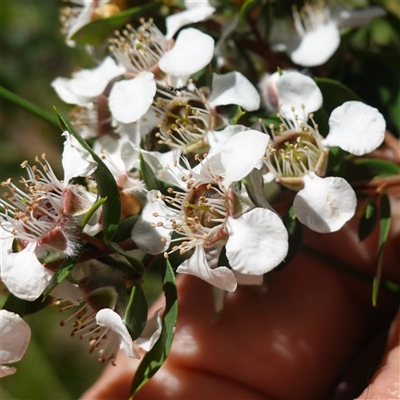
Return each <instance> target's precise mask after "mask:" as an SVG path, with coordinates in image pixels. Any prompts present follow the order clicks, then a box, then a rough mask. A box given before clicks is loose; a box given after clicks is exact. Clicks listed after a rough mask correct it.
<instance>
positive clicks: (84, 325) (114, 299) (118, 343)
mask: <svg viewBox="0 0 400 400" xmlns="http://www.w3.org/2000/svg"><path fill="white" fill-rule="evenodd" d="M79 266H80V265H79ZM99 271H101V269H100V270H97V272H99ZM114 272H115V271H114ZM95 275H96V276H95V278H94V279H92V280H91V275H90V274H89V276H88V280H86V281H85V282H84V283H83V284H81V285H80V286H79V287H78V286H77V285H73V284H72V283H70V282H68V281H66V280H64V281H62V282H61V283H60V284H59V285H58V286H57V287H56V288H55V289H54V290H53V291H52V292H51V295H52V296H54V297H55V298H56V300H55V302H54V303H55V304H59V307H60V311H64V310H67V309H70V308H72V307H75V306H77V305H79V308H78V310H77V311H75V312H74V313H73V314H72V315H71V316H69V317H68V318H67V319H66V320H64V321H62V322H61V325H62V326H64V325H65V324H66V323H67V322H69V321H70V320H73V323H72V325H73V326H74V329H73V330H72V333H71V336H77V335H79V337H80V339H84V338H87V339H88V340H89V343H90V352H94V351H96V352H97V353H98V359H99V361H101V362H106V361H108V360H109V361H111V363H112V364H114V365H115V359H116V357H117V354H118V351H119V350H122V351H123V352H124V353H125V354H126V355H127V356H128V357H131V358H140V356H139V354H138V352H137V351H136V349H135V347H134V344H133V341H132V338H131V336H130V334H129V331H128V329H127V327H126V325H125V324H124V320H123V319H122V317H121V315H120V314H121V313H123V312H125V305H124V304H123V302H122V301H121V300H119V299H118V298H119V297H121V296H122V297H124V295H125V293H123V292H122V291H124V290H125V284H124V282H123V280H121V276H119V275H118V273H114V274H112V275H110V272H108V273H107V274H105V275H104V271H103V273H102V272H100V274H96V273H95ZM105 276H106V281H108V284H109V286H102V285H104V284H105V281H104V277H105ZM93 285H94V287H95V288H93ZM117 289H118V291H120V292H118V291H117ZM160 334H161V319H160V316H159V312H158V311H157V312H156V313H155V314H154V316H153V317H152V318H150V319H149V320H148V321H147V323H146V325H145V328H144V330H143V332H142V334H141V336H140V337H139V338H138V339H136V341H135V342H136V344H137V345H138V346H139V347H140V348H142V349H143V350H145V351H149V350H150V349H151V348H152V347H153V345H154V343H155V342H156V341H157V339H158V338H159V337H160Z"/></svg>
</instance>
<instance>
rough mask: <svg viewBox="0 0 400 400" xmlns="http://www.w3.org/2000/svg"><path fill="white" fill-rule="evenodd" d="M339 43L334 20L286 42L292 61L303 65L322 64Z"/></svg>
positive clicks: (313, 65)
mask: <svg viewBox="0 0 400 400" xmlns="http://www.w3.org/2000/svg"><path fill="white" fill-rule="evenodd" d="M339 44H340V34H339V29H338V28H337V26H336V24H335V23H334V22H329V23H327V24H321V25H320V26H319V27H318V28H317V29H315V30H313V31H310V32H307V33H306V34H305V35H304V36H303V37H302V38H301V40H300V43H299V42H298V40H293V41H291V42H289V43H288V52H289V54H290V58H291V59H292V61H293V62H294V63H296V64H298V65H301V66H303V67H315V66H317V65H322V64H324V63H325V62H326V61H328V60H329V58H330V57H331V56H332V55H333V53H335V51H336V50H337V48H338V47H339Z"/></svg>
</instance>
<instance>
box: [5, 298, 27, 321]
mask: <svg viewBox="0 0 400 400" xmlns="http://www.w3.org/2000/svg"><path fill="white" fill-rule="evenodd" d="M2 309H3V310H7V311H11V312H13V313H15V314H18V315H19V316H20V317H23V316H24V315H25V310H26V300H22V299H20V298H19V297H16V296H14V295H13V294H12V293H10V294H9V295H8V297H7V300H6V302H5V303H4V305H3V307H2Z"/></svg>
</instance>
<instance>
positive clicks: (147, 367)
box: [130, 260, 178, 399]
mask: <svg viewBox="0 0 400 400" xmlns="http://www.w3.org/2000/svg"><path fill="white" fill-rule="evenodd" d="M163 290H164V294H165V299H166V304H165V311H164V315H163V320H162V332H161V336H160V337H159V339H158V340H157V342H156V343H155V344H154V346H153V348H152V349H151V350H150V351H149V352H148V353H147V354H146V355H145V356H144V357H143V360H142V362H141V363H140V365H139V368H138V369H137V371H136V374H135V377H134V378H133V381H132V387H131V397H130V399H133V396H134V394H135V393H136V392H137V391H138V390H139V389H140V388H141V387H143V385H145V384H146V382H148V380H149V379H150V378H151V377H152V376H153V375H154V374H155V373H156V372H157V371H158V370H159V369H160V367H161V366H162V365H163V364H164V361H165V360H166V358H167V356H168V354H169V351H170V349H171V346H172V341H173V338H174V331H175V326H176V321H177V318H178V295H177V291H176V282H175V275H174V271H173V269H172V267H171V264H170V262H169V261H168V260H166V267H165V272H164V276H163Z"/></svg>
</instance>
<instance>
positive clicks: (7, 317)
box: [0, 310, 31, 378]
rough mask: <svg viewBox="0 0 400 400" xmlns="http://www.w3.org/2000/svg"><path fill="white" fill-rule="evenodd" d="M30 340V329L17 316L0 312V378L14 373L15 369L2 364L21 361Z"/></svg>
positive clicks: (7, 312)
mask: <svg viewBox="0 0 400 400" xmlns="http://www.w3.org/2000/svg"><path fill="white" fill-rule="evenodd" d="M30 339H31V328H29V325H28V324H27V323H26V322H25V321H24V320H23V319H22V318H21V317H20V316H19V315H18V314H14V313H13V312H10V311H7V310H0V340H1V346H0V378H3V377H4V376H8V375H12V374H14V373H15V371H16V368H15V367H10V366H8V365H4V364H11V363H15V362H17V361H19V360H21V358H22V357H23V356H24V354H25V352H26V349H27V347H28V344H29V341H30Z"/></svg>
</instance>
